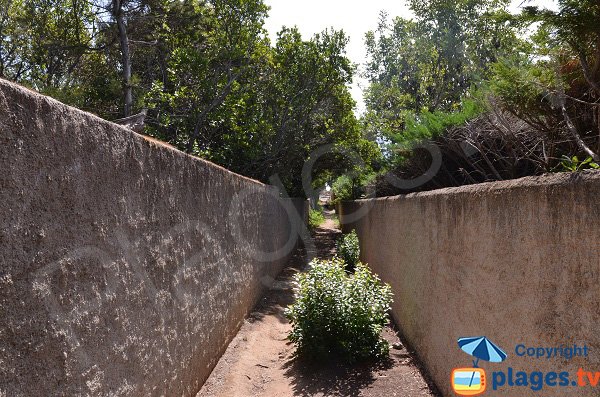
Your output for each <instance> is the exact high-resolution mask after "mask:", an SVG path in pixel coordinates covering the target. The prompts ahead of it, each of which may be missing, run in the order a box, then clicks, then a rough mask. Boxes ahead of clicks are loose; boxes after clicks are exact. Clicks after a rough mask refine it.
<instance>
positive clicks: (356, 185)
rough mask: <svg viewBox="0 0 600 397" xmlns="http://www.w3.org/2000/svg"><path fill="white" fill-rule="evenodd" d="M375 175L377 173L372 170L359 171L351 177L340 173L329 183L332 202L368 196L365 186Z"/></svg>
mask: <svg viewBox="0 0 600 397" xmlns="http://www.w3.org/2000/svg"><path fill="white" fill-rule="evenodd" d="M376 176H377V174H376V173H374V172H364V173H359V174H357V175H355V176H353V177H350V176H348V175H341V176H340V177H338V178H337V179H336V180H335V181H334V182H333V184H332V185H331V191H332V192H333V200H332V204H337V203H339V202H340V201H344V200H356V199H360V198H365V197H368V191H367V187H368V185H369V183H371V182H372V181H374V179H375V177H376Z"/></svg>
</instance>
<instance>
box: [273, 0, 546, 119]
mask: <svg viewBox="0 0 600 397" xmlns="http://www.w3.org/2000/svg"><path fill="white" fill-rule="evenodd" d="M522 2H523V0H513V4H512V6H511V9H512V10H513V11H518V9H519V4H521V3H522ZM266 3H267V4H268V5H269V6H270V7H271V11H269V18H268V19H267V21H266V28H267V30H268V32H269V36H270V37H271V40H272V41H275V39H276V37H277V32H278V31H279V30H281V27H282V26H288V27H292V26H297V27H298V29H299V30H300V33H301V34H302V37H303V38H304V39H308V38H310V37H312V36H313V35H314V34H315V33H319V32H322V31H323V30H325V29H326V28H331V27H333V28H334V29H336V30H340V29H343V30H344V32H345V33H346V34H347V35H348V36H349V38H350V42H349V43H348V47H347V52H346V54H347V56H348V58H350V60H351V61H352V62H354V63H356V64H359V65H360V64H363V63H364V62H365V58H366V51H365V47H364V40H363V39H364V36H365V33H366V32H368V31H369V30H374V29H375V28H376V27H377V21H378V17H379V12H380V11H381V10H386V11H387V12H388V14H389V15H390V18H392V17H396V16H401V17H404V18H410V17H412V14H411V12H410V10H409V9H408V6H407V5H406V2H405V1H403V0H368V1H360V2H359V1H350V2H349V1H347V0H302V1H293V0H266ZM527 4H528V5H539V6H545V7H548V8H555V7H556V6H555V0H531V1H528V2H527ZM365 86H366V81H364V80H362V79H360V78H358V76H355V78H354V83H353V84H352V87H351V92H352V97H353V98H354V100H355V101H356V102H357V113H360V112H362V110H364V101H363V98H362V89H363V88H364V87H365Z"/></svg>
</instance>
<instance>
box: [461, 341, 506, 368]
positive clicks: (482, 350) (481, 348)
mask: <svg viewBox="0 0 600 397" xmlns="http://www.w3.org/2000/svg"><path fill="white" fill-rule="evenodd" d="M458 347H460V348H461V349H462V351H464V352H465V353H467V354H470V355H471V356H473V357H475V358H476V360H474V361H473V367H475V368H477V364H478V363H479V360H483V361H489V362H492V363H501V362H502V361H504V360H506V357H507V355H506V353H505V352H504V350H502V349H500V348H499V347H498V346H496V345H495V344H494V343H493V342H492V341H491V340H489V339H488V338H486V337H485V336H477V337H471V338H458Z"/></svg>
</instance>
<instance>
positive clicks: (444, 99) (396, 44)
mask: <svg viewBox="0 0 600 397" xmlns="http://www.w3.org/2000/svg"><path fill="white" fill-rule="evenodd" d="M409 3H410V6H411V9H412V10H413V12H414V13H415V19H414V20H407V19H403V18H395V19H393V21H392V22H391V23H390V22H389V21H388V18H387V15H386V14H382V16H381V20H380V22H379V25H378V27H377V29H376V30H375V31H371V32H368V33H367V36H366V46H367V54H368V61H367V63H366V77H367V78H368V79H369V83H370V85H369V87H368V89H367V91H366V95H365V102H366V105H367V114H366V116H365V118H364V120H365V121H367V122H368V124H367V129H368V130H371V131H375V133H376V134H377V135H378V136H379V137H381V138H384V139H386V138H389V136H391V135H394V134H398V133H399V132H400V131H402V130H403V129H404V128H405V127H406V125H405V124H406V123H405V122H406V117H407V116H409V117H410V115H413V117H414V118H415V119H416V120H420V118H421V114H422V113H424V112H431V113H434V112H436V111H444V112H455V111H457V110H459V109H460V108H461V101H462V100H463V99H464V98H469V95H470V92H471V91H472V90H473V87H474V86H477V85H478V84H479V83H480V82H481V81H483V80H485V79H486V78H487V77H488V76H489V74H490V66H491V65H492V64H493V63H494V62H496V61H497V60H498V59H499V58H500V57H502V56H503V55H505V54H508V53H510V52H511V51H512V50H514V47H515V45H516V43H518V39H517V37H516V34H515V32H514V30H513V29H512V27H511V26H510V25H509V24H507V23H506V16H507V15H508V14H507V11H506V5H507V2H506V1H502V0H476V1H471V0H452V1H445V2H439V1H432V0H412V1H410V2H409Z"/></svg>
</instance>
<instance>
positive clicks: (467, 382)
mask: <svg viewBox="0 0 600 397" xmlns="http://www.w3.org/2000/svg"><path fill="white" fill-rule="evenodd" d="M458 347H460V348H461V350H462V351H464V352H465V353H467V354H469V355H471V356H473V357H475V360H473V366H472V367H465V368H454V370H453V371H452V376H451V378H450V381H451V382H452V390H454V392H455V393H456V394H458V395H459V396H477V395H479V394H482V393H484V392H485V388H486V384H487V379H486V376H485V370H484V369H483V368H479V367H478V364H479V360H483V361H489V362H492V363H499V362H502V361H504V360H505V359H506V357H507V355H506V353H505V352H504V350H502V349H501V348H499V347H498V346H496V345H495V344H494V343H492V341H490V340H489V339H488V338H486V337H485V336H476V337H469V338H458Z"/></svg>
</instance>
